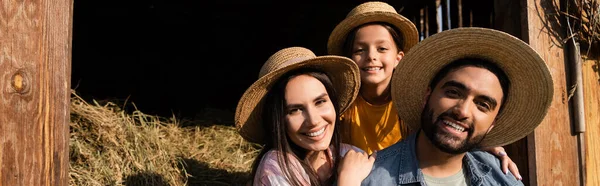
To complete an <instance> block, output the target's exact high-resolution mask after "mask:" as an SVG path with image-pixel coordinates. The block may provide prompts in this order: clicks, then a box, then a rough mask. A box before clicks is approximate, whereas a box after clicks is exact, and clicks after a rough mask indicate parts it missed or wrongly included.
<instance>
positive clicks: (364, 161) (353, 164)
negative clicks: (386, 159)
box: [338, 149, 377, 186]
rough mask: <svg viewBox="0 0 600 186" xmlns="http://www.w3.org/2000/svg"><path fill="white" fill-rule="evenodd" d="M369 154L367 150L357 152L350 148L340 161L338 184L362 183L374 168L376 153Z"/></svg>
mask: <svg viewBox="0 0 600 186" xmlns="http://www.w3.org/2000/svg"><path fill="white" fill-rule="evenodd" d="M376 153H377V152H375V153H373V155H371V156H369V155H368V154H367V153H366V152H356V151H354V150H352V149H350V150H349V151H348V152H347V153H346V155H345V156H344V158H342V160H341V161H340V164H339V168H338V185H340V186H347V185H360V183H361V182H362V180H364V179H365V178H366V177H367V176H368V175H369V173H370V172H371V168H373V163H374V162H375V154H376Z"/></svg>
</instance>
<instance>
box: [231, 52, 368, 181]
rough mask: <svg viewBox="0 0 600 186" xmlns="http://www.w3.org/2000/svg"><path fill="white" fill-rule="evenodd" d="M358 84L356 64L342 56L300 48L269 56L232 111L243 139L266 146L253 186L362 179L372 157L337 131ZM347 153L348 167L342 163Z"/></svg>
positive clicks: (355, 94) (366, 172) (256, 169)
mask: <svg viewBox="0 0 600 186" xmlns="http://www.w3.org/2000/svg"><path fill="white" fill-rule="evenodd" d="M359 86H360V81H359V72H358V68H357V66H356V64H354V62H352V60H350V59H348V58H346V57H341V56H320V57H316V56H315V55H314V53H313V52H311V51H310V50H308V49H305V48H301V47H290V48H286V49H283V50H280V51H278V52H277V53H275V54H273V55H272V56H271V57H270V58H269V59H268V61H267V62H266V63H265V64H264V65H263V67H262V69H261V71H260V78H259V79H258V80H257V81H256V82H255V83H254V84H252V85H251V86H250V88H248V89H247V90H246V92H245V93H244V95H243V96H242V98H241V99H240V101H239V103H238V106H237V109H236V116H235V123H236V126H237V127H238V130H239V132H240V134H241V135H242V137H244V138H245V139H247V140H249V141H251V142H255V143H260V144H264V147H263V149H262V150H261V152H260V154H259V156H258V157H257V158H256V159H255V161H254V165H253V169H252V175H253V177H254V181H253V183H254V185H331V184H332V183H333V182H334V181H338V180H337V179H338V178H343V179H344V180H339V181H348V183H360V182H361V181H362V179H364V178H365V177H366V176H367V175H368V174H369V171H370V170H371V167H372V165H373V162H374V157H369V156H368V155H367V154H366V153H364V152H363V151H361V150H360V149H358V148H356V147H353V146H351V145H348V144H343V143H341V140H340V137H339V134H338V132H339V129H338V128H339V127H340V125H339V114H340V113H341V112H342V111H344V110H346V109H347V108H348V106H349V105H350V103H351V102H352V101H353V100H354V99H355V98H356V96H357V93H358V88H359ZM347 152H348V155H347V156H349V157H350V159H349V160H348V162H346V164H352V165H346V166H340V162H342V161H341V157H342V156H343V155H345V154H346V153H347ZM338 167H343V168H339V172H338ZM338 175H339V176H338ZM338 183H343V182H338Z"/></svg>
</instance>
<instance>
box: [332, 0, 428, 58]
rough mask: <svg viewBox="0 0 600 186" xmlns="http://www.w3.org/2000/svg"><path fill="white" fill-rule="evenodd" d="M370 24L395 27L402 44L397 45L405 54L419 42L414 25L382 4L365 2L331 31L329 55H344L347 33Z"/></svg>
mask: <svg viewBox="0 0 600 186" xmlns="http://www.w3.org/2000/svg"><path fill="white" fill-rule="evenodd" d="M371 22H385V23H388V24H390V25H393V26H394V27H396V29H398V31H399V32H400V33H399V34H400V35H402V40H403V42H404V43H398V45H401V46H402V49H403V50H404V52H405V53H406V52H408V51H409V50H410V48H412V47H413V46H414V45H415V44H417V43H418V42H419V33H418V31H417V27H415V24H413V23H412V22H411V21H410V20H408V19H407V18H406V17H404V16H402V15H400V14H398V13H397V12H396V10H395V9H394V7H392V6H390V5H389V4H387V3H384V2H377V1H374V2H366V3H363V4H360V5H358V6H356V7H355V8H354V9H352V10H351V11H350V13H348V15H347V16H346V18H345V19H344V20H342V22H340V23H339V24H338V25H337V26H336V27H335V28H334V29H333V31H332V32H331V35H329V41H328V42H327V50H328V52H329V54H334V55H344V54H343V51H344V50H343V47H344V42H345V41H346V36H347V35H348V33H349V32H350V31H352V30H353V29H354V28H356V27H358V26H360V25H363V24H365V23H371Z"/></svg>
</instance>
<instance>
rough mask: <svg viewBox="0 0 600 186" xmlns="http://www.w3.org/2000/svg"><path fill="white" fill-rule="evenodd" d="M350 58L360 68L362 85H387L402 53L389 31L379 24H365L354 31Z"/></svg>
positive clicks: (402, 55)
mask: <svg viewBox="0 0 600 186" xmlns="http://www.w3.org/2000/svg"><path fill="white" fill-rule="evenodd" d="M352 46H353V47H352V55H351V58H352V60H354V62H356V64H357V65H358V67H359V68H360V78H361V82H362V84H363V85H368V86H388V85H389V84H390V80H391V77H392V74H393V72H394V68H396V66H397V65H398V63H399V62H400V60H401V59H402V57H404V53H403V52H402V51H398V47H397V46H396V43H395V42H394V39H393V38H392V35H391V34H390V32H389V31H388V30H387V29H385V28H384V27H383V26H381V25H367V26H364V27H362V28H360V29H358V30H357V31H356V35H355V38H354V43H353V44H352Z"/></svg>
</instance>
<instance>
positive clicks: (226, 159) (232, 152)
mask: <svg viewBox="0 0 600 186" xmlns="http://www.w3.org/2000/svg"><path fill="white" fill-rule="evenodd" d="M188 125H189V124H188ZM188 125H186V126H188ZM181 126H183V125H182V124H181V123H180V121H177V120H176V118H160V117H157V116H151V115H147V114H144V113H142V112H141V111H139V110H136V111H134V112H133V113H131V114H128V113H126V112H125V111H123V110H122V109H121V108H120V107H119V106H117V105H115V104H114V103H111V102H108V103H107V104H99V103H97V102H95V101H94V103H93V104H90V103H88V102H86V101H84V100H83V99H82V98H81V97H79V96H77V95H76V94H75V93H73V94H72V98H71V123H70V133H71V136H70V141H69V146H70V149H69V158H70V170H69V177H70V180H69V184H70V185H242V184H244V183H245V182H246V181H247V179H248V176H249V172H250V167H251V164H252V161H253V159H254V157H255V156H256V154H257V153H258V148H259V147H258V146H257V145H254V144H249V143H247V142H245V141H244V140H243V139H242V138H241V137H240V136H239V135H238V134H237V133H236V132H235V129H234V127H232V126H224V125H212V126H193V125H192V126H189V127H181Z"/></svg>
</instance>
